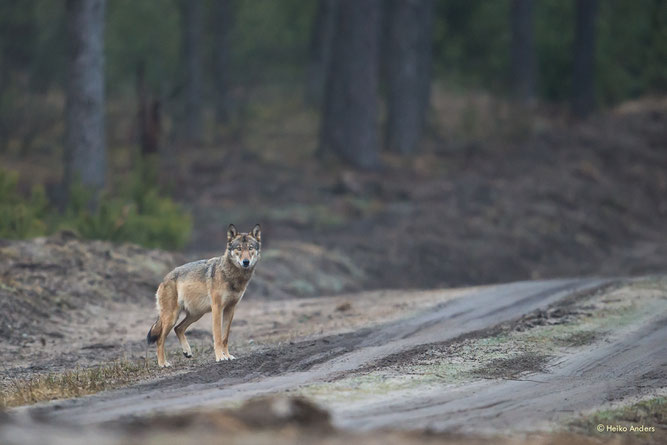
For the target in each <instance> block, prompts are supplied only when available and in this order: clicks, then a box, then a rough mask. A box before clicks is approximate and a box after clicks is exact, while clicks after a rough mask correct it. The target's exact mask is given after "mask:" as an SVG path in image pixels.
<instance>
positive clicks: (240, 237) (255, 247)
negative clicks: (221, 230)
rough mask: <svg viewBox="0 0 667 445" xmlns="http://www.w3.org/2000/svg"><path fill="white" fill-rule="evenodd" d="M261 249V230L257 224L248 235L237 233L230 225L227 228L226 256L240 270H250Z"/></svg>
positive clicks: (257, 259)
mask: <svg viewBox="0 0 667 445" xmlns="http://www.w3.org/2000/svg"><path fill="white" fill-rule="evenodd" d="M261 248H262V228H261V227H260V226H259V224H256V225H255V227H253V229H252V231H251V232H250V233H239V232H238V230H236V227H234V224H230V225H229V227H228V228H227V256H228V257H229V259H230V260H231V261H232V263H233V264H234V265H235V266H236V267H238V268H240V269H252V268H253V267H255V264H257V261H259V254H260V250H261Z"/></svg>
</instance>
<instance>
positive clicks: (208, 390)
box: [13, 279, 667, 431]
mask: <svg viewBox="0 0 667 445" xmlns="http://www.w3.org/2000/svg"><path fill="white" fill-rule="evenodd" d="M616 283H618V280H616V281H614V280H609V279H561V280H549V281H530V282H517V283H510V284H503V285H497V286H489V287H484V288H479V289H476V290H474V291H473V292H470V293H467V294H464V295H463V296H461V297H459V298H455V299H451V300H448V301H446V302H444V303H442V304H440V305H438V306H436V307H435V308H432V309H430V310H428V311H425V312H422V313H420V314H418V315H416V316H412V317H409V318H404V319H400V320H398V321H394V322H390V323H387V324H384V325H381V326H378V327H375V328H364V329H359V330H355V331H353V332H350V333H346V334H339V335H335V336H330V337H322V338H319V339H316V340H310V341H304V342H297V343H291V344H287V345H281V346H278V347H276V348H271V349H269V350H267V351H264V352H259V353H254V354H249V355H247V356H241V357H240V358H239V359H238V360H236V361H233V362H223V363H212V364H210V365H206V366H203V367H202V368H201V369H197V370H196V371H192V372H189V373H186V374H182V375H177V376H171V377H167V378H165V379H162V380H159V381H153V382H149V383H144V384H140V385H136V386H133V387H129V388H125V389H121V390H116V391H109V392H104V393H100V394H97V395H93V396H89V397H83V398H78V399H70V400H64V401H58V402H53V403H48V404H44V405H40V406H33V407H25V408H19V409H17V410H14V411H13V413H14V414H15V415H16V416H17V417H18V418H23V419H24V420H27V419H28V418H32V417H34V418H39V419H44V420H50V421H57V422H58V423H61V422H64V423H67V424H79V425H82V424H91V423H92V424H95V423H109V422H111V423H113V422H116V421H122V420H124V419H128V418H132V417H135V416H143V415H148V414H154V413H157V412H177V411H181V410H184V409H194V408H200V407H206V406H218V405H220V404H229V403H233V402H238V401H242V400H246V399H249V398H252V397H255V396H259V395H265V394H270V393H277V392H282V391H287V390H294V389H298V388H300V387H303V386H304V385H307V384H313V383H318V382H331V381H333V380H336V379H340V378H344V377H349V376H354V375H355V373H360V372H367V371H368V370H369V369H373V367H375V366H381V365H382V361H383V360H385V361H386V360H396V359H397V358H398V360H400V359H401V357H402V356H405V357H406V358H409V357H410V356H411V355H414V351H415V350H418V349H419V348H420V347H422V346H424V345H430V344H437V343H442V342H448V341H452V340H454V339H456V340H460V339H464V338H467V337H471V338H475V337H478V336H480V335H483V333H484V332H485V331H488V330H492V329H493V328H494V327H496V326H498V325H499V324H502V323H506V322H509V321H513V320H517V319H519V318H520V317H522V316H524V315H526V314H529V313H531V312H534V311H536V310H540V309H545V308H547V307H548V306H550V305H552V304H554V303H557V302H562V301H564V300H566V299H568V298H569V299H571V298H573V297H574V298H576V297H577V295H580V296H583V295H587V294H590V293H594V292H597V291H600V290H601V289H604V288H607V287H610V286H613V285H614V284H616ZM406 298H409V292H406ZM626 331H627V332H626ZM666 338H667V317H666V316H665V313H664V312H662V313H656V314H654V318H653V319H651V320H650V322H647V323H643V324H642V326H641V328H640V329H634V330H632V329H630V330H628V329H626V330H625V331H623V332H617V333H614V336H612V339H611V340H609V341H607V342H606V344H605V345H604V346H603V347H598V345H593V346H590V347H588V348H584V349H583V350H581V351H580V352H578V353H576V354H574V355H571V356H569V357H565V358H564V359H562V360H561V361H560V362H559V363H557V364H556V365H555V367H554V368H553V369H551V370H549V372H544V373H540V374H538V375H536V376H531V378H530V379H528V380H527V381H524V380H482V381H479V380H478V381H476V382H471V383H469V384H467V385H463V386H457V387H456V388H450V389H451V390H448V388H447V387H443V388H442V391H438V392H435V393H434V392H433V391H432V390H430V392H429V393H428V394H425V393H424V392H421V393H420V392H419V391H416V392H413V393H410V394H403V396H401V397H400V400H399V399H395V400H393V401H392V400H389V401H387V400H383V401H382V403H381V404H379V405H376V406H372V403H371V404H370V405H369V403H365V402H364V403H361V404H357V405H355V403H354V402H352V403H350V404H349V405H348V406H346V407H345V408H344V409H339V408H334V409H332V413H333V419H334V422H335V424H336V425H338V426H342V427H346V428H351V429H368V428H375V427H385V426H389V425H391V426H393V427H398V428H417V427H428V428H432V429H433V428H435V429H438V430H466V429H470V428H473V429H474V430H475V431H480V428H478V427H475V426H474V425H485V427H484V428H481V430H491V431H499V430H506V429H513V428H514V427H517V428H519V429H530V427H531V426H535V425H537V424H539V423H540V422H545V421H550V420H554V419H555V418H557V417H559V416H560V415H561V414H562V413H563V412H571V410H573V409H586V408H592V407H595V406H599V405H600V403H601V402H602V401H604V400H611V399H614V398H617V397H618V396H619V395H621V396H623V395H625V394H628V393H629V392H633V391H636V390H637V388H638V387H641V386H642V385H644V386H648V387H651V386H653V387H661V386H665V384H666V376H665V363H664V362H665V359H664V357H665V356H667V354H666V352H667V343H666V342H665V339H666ZM655 385H657V386H655ZM564 400H565V401H567V403H565V404H564V403H563V402H564ZM24 415H27V417H24ZM477 421H479V422H477ZM471 425H473V426H471Z"/></svg>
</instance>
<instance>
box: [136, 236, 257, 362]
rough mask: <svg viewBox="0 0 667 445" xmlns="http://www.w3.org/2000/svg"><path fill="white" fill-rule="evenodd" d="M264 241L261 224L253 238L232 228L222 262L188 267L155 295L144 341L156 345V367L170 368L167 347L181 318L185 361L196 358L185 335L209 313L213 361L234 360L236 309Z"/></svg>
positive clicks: (180, 269) (180, 336)
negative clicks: (230, 347)
mask: <svg viewBox="0 0 667 445" xmlns="http://www.w3.org/2000/svg"><path fill="white" fill-rule="evenodd" d="M261 241H262V239H261V229H260V227H259V224H258V225H256V226H255V227H254V228H253V230H252V232H250V233H238V232H237V230H236V227H234V225H233V224H230V225H229V228H228V229H227V248H226V250H225V253H224V254H223V255H222V256H219V257H215V258H211V259H209V260H199V261H194V262H192V263H187V264H184V265H182V266H180V267H177V268H176V269H174V270H172V271H171V272H169V273H168V274H167V275H166V276H165V277H164V280H162V283H160V286H159V287H158V289H157V292H156V294H155V297H156V299H157V310H158V319H157V321H156V322H155V323H153V326H151V328H150V330H149V331H148V335H147V336H146V340H147V341H148V343H149V344H150V343H154V342H157V361H158V365H160V366H161V367H165V366H170V364H169V362H168V361H166V359H165V353H164V341H165V338H166V337H167V335H168V334H169V331H171V329H172V328H173V327H174V325H175V324H176V320H177V319H178V316H179V315H180V313H181V312H184V313H185V317H184V318H183V320H181V322H180V323H179V324H178V325H177V326H176V327H175V328H174V332H176V335H177V336H178V341H179V342H180V343H181V347H182V348H183V355H185V356H186V357H192V350H191V349H190V345H189V344H188V340H187V339H186V338H185V330H186V329H187V328H188V326H190V325H191V324H192V323H194V322H196V321H197V320H199V319H200V318H201V317H202V316H203V315H204V314H206V313H207V312H213V345H214V350H215V361H220V360H231V359H234V356H233V355H231V354H230V353H229V350H228V348H227V343H228V340H229V331H230V328H231V324H232V318H233V317H234V309H235V307H236V304H237V303H238V302H239V301H241V298H243V293H244V292H245V290H246V287H247V286H248V282H250V278H252V275H253V273H254V271H255V265H256V264H257V261H259V258H260V250H261V246H262V243H261ZM244 262H245V264H244Z"/></svg>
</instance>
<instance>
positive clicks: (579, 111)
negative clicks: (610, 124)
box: [572, 0, 597, 118]
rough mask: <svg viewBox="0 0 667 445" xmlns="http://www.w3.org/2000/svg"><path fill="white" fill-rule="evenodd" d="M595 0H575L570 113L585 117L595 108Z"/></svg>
mask: <svg viewBox="0 0 667 445" xmlns="http://www.w3.org/2000/svg"><path fill="white" fill-rule="evenodd" d="M596 16H597V0H576V28H575V36H574V64H573V70H572V113H573V114H574V115H575V116H577V117H580V118H583V117H586V116H587V115H588V114H590V112H591V111H593V109H594V108H595V79H594V78H595V20H596Z"/></svg>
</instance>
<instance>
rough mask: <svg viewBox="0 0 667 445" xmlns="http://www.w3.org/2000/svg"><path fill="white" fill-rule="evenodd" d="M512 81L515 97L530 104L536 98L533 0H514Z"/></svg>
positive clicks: (512, 15)
mask: <svg viewBox="0 0 667 445" xmlns="http://www.w3.org/2000/svg"><path fill="white" fill-rule="evenodd" d="M510 22H511V24H512V48H511V52H512V54H511V64H512V66H511V76H512V79H511V83H512V93H513V94H514V98H515V99H516V100H518V101H519V102H521V103H524V104H528V103H530V102H532V101H533V100H534V99H535V38H534V32H533V27H534V24H533V0H513V1H512V10H511V15H510Z"/></svg>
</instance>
